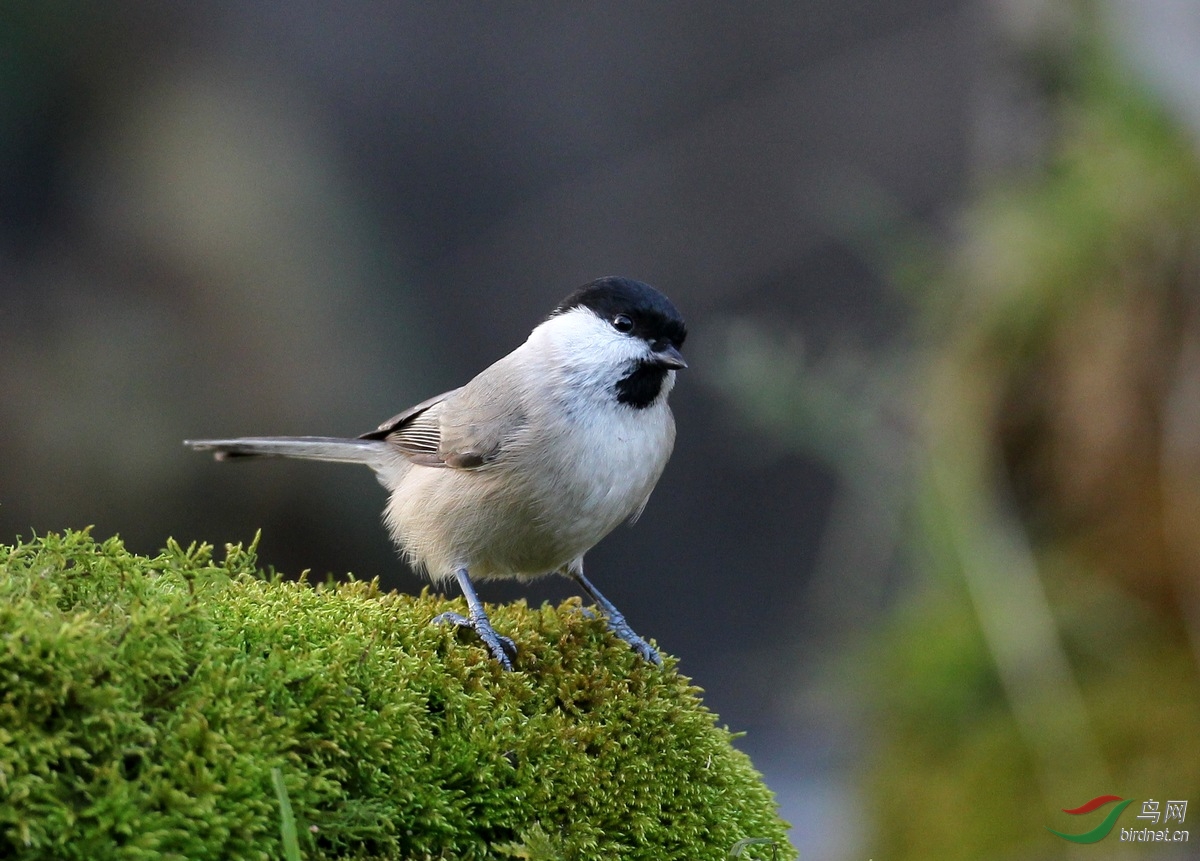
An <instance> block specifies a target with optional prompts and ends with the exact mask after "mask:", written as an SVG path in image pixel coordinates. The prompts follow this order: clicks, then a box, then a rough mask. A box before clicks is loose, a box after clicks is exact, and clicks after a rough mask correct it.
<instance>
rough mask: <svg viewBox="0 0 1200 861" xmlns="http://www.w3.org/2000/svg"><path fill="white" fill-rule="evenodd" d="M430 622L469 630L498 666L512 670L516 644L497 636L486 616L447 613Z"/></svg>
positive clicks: (515, 655)
mask: <svg viewBox="0 0 1200 861" xmlns="http://www.w3.org/2000/svg"><path fill="white" fill-rule="evenodd" d="M432 622H433V624H435V625H445V624H450V625H455V626H457V627H459V628H470V629H471V630H472V631H474V632H475V634H476V636H478V637H479V639H481V640H483V644H484V645H485V646H487V648H488V651H489V652H491V654H492V657H493V658H495V659H496V661H497V662H498V663H499V664H500V666H502V667H504V669H506V670H511V669H512V668H513V660H514V659H515V658H516V657H517V644H516V643H514V642H513V641H512V639H510V638H509V637H503V636H501V635H500V634H497V633H496V629H495V628H493V627H492V623H491V622H490V621H489V620H488V617H487V616H486V615H483V614H482V613H481V614H479V615H476V616H474V618H468V617H466V616H463V615H462V614H461V613H455V612H452V611H447V612H445V613H441V614H439V615H437V616H434V617H433V620H432Z"/></svg>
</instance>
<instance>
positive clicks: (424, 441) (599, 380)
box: [184, 276, 687, 670]
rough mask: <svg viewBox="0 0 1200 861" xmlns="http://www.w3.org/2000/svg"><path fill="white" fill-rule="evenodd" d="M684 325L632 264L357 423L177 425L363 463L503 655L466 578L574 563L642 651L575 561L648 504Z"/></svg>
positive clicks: (520, 575)
mask: <svg viewBox="0 0 1200 861" xmlns="http://www.w3.org/2000/svg"><path fill="white" fill-rule="evenodd" d="M686 337H687V327H686V325H685V323H684V320H683V317H682V316H681V315H680V313H679V311H678V310H677V309H676V307H675V305H674V304H673V303H672V302H671V300H670V299H668V298H667V297H666V296H665V295H664V294H663V293H661V292H659V291H658V290H656V289H655V288H653V287H651V286H650V285H648V284H645V283H643V282H641V281H636V280H633V279H631V278H624V277H617V276H606V277H603V278H597V279H595V280H593V281H591V282H589V283H587V284H585V285H583V286H581V287H579V288H578V289H576V290H574V291H573V292H571V293H570V294H569V295H568V296H566V298H564V299H563V300H562V301H561V302H559V304H558V305H557V306H555V308H554V310H553V311H551V312H550V314H549V315H548V316H547V317H546V318H545V319H544V320H543V321H542V322H540V323H539V324H538V325H537V326H535V327H534V329H533V331H532V332H530V334H529V337H528V338H527V339H526V340H525V342H524V343H522V344H521V345H520V346H518V347H517V348H516V349H515V350H513V351H512V352H511V353H509V354H508V355H506V356H504V357H503V358H501V359H500V360H498V361H497V362H495V363H494V364H492V365H491V366H489V367H488V368H486V369H485V370H483V371H482V372H481V373H479V374H478V375H477V376H476V377H474V378H473V379H472V380H471V381H470V382H468V383H467V384H466V385H464V386H461V387H460V388H457V389H453V390H451V391H448V392H444V393H442V394H440V395H437V396H436V397H432V398H429V399H428V400H425V401H422V402H421V403H419V404H416V405H415V406H412V407H409V408H408V409H406V410H404V411H403V412H401V413H399V414H398V415H396V416H394V417H393V418H390V419H388V420H387V421H385V422H383V424H381V425H380V426H379V427H378V428H376V429H375V430H373V431H370V432H368V433H364V434H362V435H361V436H359V437H357V438H338V437H322V436H273V437H237V438H231V439H197V440H185V441H184V444H185V445H187V446H190V447H191V448H193V449H196V450H199V451H211V452H213V453H214V454H215V456H216V458H217V459H218V460H234V459H243V458H251V457H263V456H268V457H269V456H275V457H289V458H302V459H309V460H321V461H336V462H342V463H358V464H365V465H366V466H369V467H370V468H371V469H372V470H374V472H375V476H376V478H377V479H378V480H379V482H380V483H381V484H382V485H383V486H384V488H385V489H386V490H387V491H388V493H389V497H388V502H387V504H386V507H385V508H384V513H383V520H384V523H385V524H386V527H387V530H388V532H389V534H390V536H391V538H392V540H393V541H394V542H395V544H396V545H397V546H398V548H399V549H400V551H401V553H402V554H403V556H404V557H405V559H406V560H407V561H408V562H409V564H410V565H412V566H413V567H414V568H415V569H416V570H418V571H420V572H423V573H424V574H425V575H427V576H428V577H429V579H430V580H431V581H432V582H433V583H435V584H437V585H443V584H445V583H448V582H451V581H457V583H458V586H459V589H460V590H461V591H462V594H463V597H464V598H465V599H466V604H467V609H468V612H467V615H466V616H462V615H461V614H458V613H453V612H450V613H443V614H441V615H440V616H438V617H436V619H435V621H437V622H443V623H452V624H455V625H459V626H462V627H466V628H470V629H472V630H473V631H474V632H475V634H476V635H477V636H478V638H479V639H480V640H481V641H482V643H483V644H484V646H486V648H487V650H488V651H489V653H490V655H491V657H492V658H494V659H495V660H496V661H497V662H498V663H499V664H500V665H501V666H502V667H503V668H504V669H505V670H512V669H513V667H514V664H513V660H514V658H515V657H516V652H517V650H516V646H515V644H514V642H513V641H512V640H511V639H510V638H509V637H506V636H502V635H501V634H499V633H497V632H496V630H495V629H494V628H493V627H492V623H491V621H490V619H489V618H488V615H487V612H486V611H485V608H484V605H483V603H482V602H481V601H480V600H479V597H478V594H477V593H476V590H475V586H474V582H473V581H474V580H489V579H498V578H513V579H517V580H519V581H528V580H531V579H533V578H536V577H540V576H543V575H547V574H561V575H565V576H567V577H569V578H571V579H572V580H573V581H574V582H575V583H577V584H578V585H579V587H580V588H581V589H582V590H583V591H584V592H585V593H586V594H587V595H588V596H589V597H590V598H591V600H592V602H593V603H594V604H595V606H596V607H597V609H598V610H599V611H600V613H601V614H602V615H603V617H604V619H605V622H606V624H607V627H608V629H609V630H610V631H611V632H612V634H614V635H615V636H616V637H618V638H620V639H621V640H623V641H624V642H625V643H627V644H628V645H629V646H630V647H631V648H632V649H633V650H634V651H635V652H636V653H637V654H639V655H640V656H641V657H642V658H644V659H645V660H647V661H649V662H650V663H653V664H656V665H661V664H662V657H661V655H660V654H659V652H658V650H657V649H656V648H655V647H654V646H652V645H650V643H648V642H647V641H646V640H644V639H642V637H640V636H639V635H638V634H636V633H635V632H634V630H633V629H632V628H631V627H630V625H629V623H628V622H627V621H626V620H625V617H624V616H623V615H622V614H621V613H620V612H619V611H618V610H617V608H616V607H615V606H614V605H613V604H612V602H611V601H609V600H608V599H607V598H605V597H604V595H603V594H602V593H601V592H600V591H599V590H598V589H597V588H596V587H595V585H593V583H592V582H591V580H590V579H588V577H587V576H585V575H584V569H583V559H584V555H585V554H586V553H587V552H588V551H589V550H591V548H592V547H594V546H595V545H596V544H597V543H598V542H599V541H600V540H601V539H603V538H604V537H605V536H606V535H608V534H609V533H610V532H611V531H612V530H613V529H615V528H616V527H617V526H618V525H619V524H621V523H622V522H624V521H626V520H630V521H634V520H636V519H637V518H638V516H639V515H640V514H641V512H642V510H643V509H644V508H645V506H646V503H647V501H648V500H649V498H650V494H651V492H652V491H653V490H654V487H655V485H656V484H657V483H658V480H659V478H660V476H661V475H662V473H663V470H664V468H665V467H666V465H667V461H668V460H669V458H670V456H671V452H672V449H673V448H674V444H675V419H674V416H673V415H672V413H671V409H670V406H669V405H668V403H667V400H668V396H669V395H670V393H671V391H672V389H673V388H674V386H675V375H676V372H677V371H679V370H681V369H683V368H686V367H687V362H686V361H685V360H684V357H683V354H682V353H681V352H680V349H681V347H682V346H683V343H684V340H685V338H686Z"/></svg>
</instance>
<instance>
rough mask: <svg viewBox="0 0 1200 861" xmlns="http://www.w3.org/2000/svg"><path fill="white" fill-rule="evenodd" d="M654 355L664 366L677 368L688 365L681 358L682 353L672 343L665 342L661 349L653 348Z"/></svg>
mask: <svg viewBox="0 0 1200 861" xmlns="http://www.w3.org/2000/svg"><path fill="white" fill-rule="evenodd" d="M654 355H655V357H657V359H658V363H659V364H660V365H662V366H663V367H665V368H672V369H675V370H678V369H680V368H686V367H687V366H688V364H687V362H685V361H684V360H683V354H682V353H680V352H679V350H678V349H677V348H676V346H675V345H674V344H667V346H665V347H663V348H662V349H661V350H655V351H654Z"/></svg>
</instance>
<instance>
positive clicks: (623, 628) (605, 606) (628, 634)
mask: <svg viewBox="0 0 1200 861" xmlns="http://www.w3.org/2000/svg"><path fill="white" fill-rule="evenodd" d="M565 573H566V575H567V576H568V577H570V578H571V579H572V580H574V581H575V582H576V583H578V584H579V585H580V587H581V588H582V589H583V591H584V592H587V594H588V597H590V598H591V599H592V600H593V601H595V602H596V606H597V607H599V608H600V612H601V613H603V614H604V620H605V622H607V623H608V630H610V631H612V632H613V633H614V634H616V635H617V636H618V637H620V638H621V639H622V640H624V641H625V642H626V643H628V644H629V645H630V647H631V648H632V649H633V650H634V651H635V652H637V653H638V654H639V655H641V656H642V657H643V658H645V659H646V660H647V661H649V662H650V663H652V664H655V665H657V666H660V667H661V666H662V656H661V655H659V654H658V650H657V649H655V648H654V647H653V646H651V645H650V644H649V643H647V642H646V641H645V640H643V639H642V638H641V637H639V636H638V635H637V633H635V632H634V630H633V628H631V627H629V623H628V622H626V621H625V617H624V616H622V615H621V611H620V610H618V609H617V608H616V607H614V606H613V603H612V601H609V600H608V599H607V598H605V597H604V595H602V594H601V593H600V590H599V589H597V588H596V587H595V586H593V585H592V581H591V580H589V579H588V578H586V577H584V576H583V566H582V565H580V564H579V563H575V564H574V565H572V566H571V567H570V568H568V569H566V572H565Z"/></svg>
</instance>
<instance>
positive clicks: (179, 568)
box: [0, 533, 792, 861]
mask: <svg viewBox="0 0 1200 861" xmlns="http://www.w3.org/2000/svg"><path fill="white" fill-rule="evenodd" d="M255 565H256V563H255V558H254V553H253V548H251V549H250V550H246V549H243V548H241V547H240V546H237V547H230V548H229V550H228V553H227V557H226V559H225V561H224V562H216V561H214V560H213V559H212V556H211V550H210V548H208V547H205V546H192V547H189V548H187V549H184V548H181V547H180V546H178V545H175V544H172V545H170V546H168V548H167V549H166V550H165V551H164V552H163V553H162V554H161V555H159V556H157V557H155V558H147V557H142V556H137V555H134V554H131V553H129V552H128V551H127V550H126V549H125V548H124V546H123V545H122V544H121V542H120V541H118V540H117V539H110V540H108V541H105V542H103V543H97V542H95V541H93V539H92V538H91V537H90V536H89V535H87V534H86V533H66V534H64V535H62V536H58V535H49V536H47V537H45V538H41V539H36V540H34V541H31V542H28V543H25V544H20V545H17V546H12V547H2V548H0V632H2V633H3V644H4V645H3V647H2V649H0V798H2V799H3V801H2V802H0V855H3V856H4V857H5V858H60V859H66V858H88V859H96V858H129V859H132V858H163V857H175V858H269V857H281V856H282V855H283V853H284V850H285V849H286V846H285V845H283V844H282V842H281V835H282V834H286V833H289V832H288V829H287V828H286V826H287V818H286V817H284V816H282V815H281V803H280V799H281V798H286V799H287V801H288V802H289V804H290V807H291V809H292V810H293V811H294V816H295V820H296V822H295V823H294V824H295V825H296V826H298V828H296V829H295V830H297V831H298V834H297V837H298V842H299V843H300V844H301V845H300V849H301V850H302V852H303V856H304V857H306V858H434V857H437V858H445V857H453V858H462V859H467V858H506V857H518V858H537V859H543V861H549V859H591V858H595V859H599V858H616V857H620V858H630V859H633V858H646V859H668V858H677V859H685V858H686V859H699V858H710V859H714V861H715V859H720V858H724V857H725V856H726V853H727V852H728V851H729V849H730V847H731V846H733V845H734V844H735V843H736V842H737V841H738V840H740V839H743V838H745V837H748V836H751V837H770V838H773V839H775V840H778V841H780V846H781V847H786V843H784V842H783V841H784V840H785V831H786V824H785V823H783V822H782V821H781V820H780V819H779V818H778V816H777V814H776V811H775V804H774V799H773V798H772V796H771V793H770V791H769V790H768V789H767V788H766V787H765V786H764V785H763V783H762V782H761V779H760V777H759V775H758V774H757V773H756V772H755V771H754V769H753V768H752V767H751V765H750V762H749V760H748V759H747V758H746V756H745V755H743V754H742V753H740V752H739V751H737V750H736V749H735V748H733V747H732V745H731V735H730V733H729V732H728V731H727V730H725V729H722V728H719V727H717V726H716V725H715V723H714V716H713V715H712V714H711V713H710V712H709V711H707V710H706V709H705V708H704V706H703V705H702V704H701V702H700V700H699V698H698V696H697V693H698V692H697V689H696V688H695V687H693V686H692V685H690V684H689V682H688V681H687V680H686V679H684V678H683V677H681V676H679V675H677V674H675V673H674V672H671V671H670V670H667V671H663V670H662V669H660V668H657V667H652V666H650V665H648V664H647V663H645V662H643V661H641V660H639V659H638V658H637V657H636V656H635V655H634V654H633V652H631V651H630V650H629V649H628V648H627V647H625V646H624V644H622V643H620V642H618V641H615V640H614V639H613V638H612V637H611V636H609V635H608V632H607V630H606V628H605V626H604V622H603V621H602V620H601V619H598V618H594V617H592V616H590V615H588V614H584V613H582V612H580V609H581V608H580V607H579V605H578V603H577V602H576V603H569V604H566V605H564V606H562V607H559V608H554V607H550V606H548V605H545V606H543V607H541V608H539V609H529V608H528V607H525V606H524V605H508V606H504V607H498V608H496V609H495V611H494V615H493V619H494V621H495V622H496V624H497V627H499V628H500V629H501V630H503V631H506V632H508V633H510V634H512V635H513V637H514V639H515V640H516V642H517V644H518V648H519V655H518V661H517V667H518V668H517V671H515V672H511V673H506V672H504V671H502V670H500V669H499V667H498V666H497V665H496V663H495V662H494V661H492V660H491V659H490V658H489V657H488V655H487V653H486V651H485V650H483V649H482V648H480V647H479V645H478V643H477V642H472V641H471V639H470V638H469V637H467V636H465V635H463V636H460V635H459V634H458V633H457V632H456V631H457V629H455V628H454V627H453V626H438V625H431V624H430V620H431V619H432V618H433V617H434V616H436V615H437V614H438V613H440V612H442V611H444V610H446V609H448V608H451V607H454V608H455V609H459V610H462V609H464V608H463V607H462V606H461V603H462V602H461V601H459V602H453V603H450V602H447V601H445V600H444V599H442V598H439V597H434V596H431V595H429V594H428V593H426V594H423V595H421V596H420V597H412V596H403V595H398V594H395V593H391V594H381V593H380V592H379V591H378V589H377V588H376V586H375V585H374V584H368V583H363V582H350V583H345V584H340V585H332V584H331V585H327V586H321V587H317V588H313V587H312V586H310V585H308V584H307V583H296V582H287V581H284V580H282V579H280V578H278V577H274V578H270V579H266V578H263V577H262V576H261V573H260V572H258V571H257V570H256V567H255ZM670 663H671V664H673V663H674V662H673V661H671V662H670ZM280 779H281V780H280ZM293 854H294V853H293ZM783 855H785V856H787V857H792V853H791V851H790V849H789V850H788V851H786V852H784V853H783ZM754 857H760V856H758V855H755V856H754Z"/></svg>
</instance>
